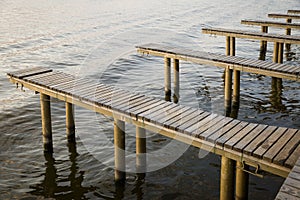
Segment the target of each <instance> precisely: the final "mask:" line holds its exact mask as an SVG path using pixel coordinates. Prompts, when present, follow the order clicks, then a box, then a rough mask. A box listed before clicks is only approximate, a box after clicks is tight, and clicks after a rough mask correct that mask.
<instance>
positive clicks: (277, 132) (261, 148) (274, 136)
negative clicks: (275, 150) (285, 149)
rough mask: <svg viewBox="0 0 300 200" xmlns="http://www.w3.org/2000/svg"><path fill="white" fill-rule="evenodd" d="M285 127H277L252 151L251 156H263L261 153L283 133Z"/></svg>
mask: <svg viewBox="0 0 300 200" xmlns="http://www.w3.org/2000/svg"><path fill="white" fill-rule="evenodd" d="M286 130H287V128H283V127H279V128H277V129H276V130H275V131H274V132H273V133H272V134H271V135H270V136H269V137H268V138H267V139H266V140H265V141H264V142H263V143H261V144H260V145H259V146H258V148H257V149H256V150H255V151H254V152H253V156H254V157H257V158H263V155H264V154H265V153H266V152H267V151H268V150H269V149H270V148H271V147H272V145H274V144H275V143H276V142H277V140H279V138H280V137H281V136H282V135H283V134H284V132H285V131H286Z"/></svg>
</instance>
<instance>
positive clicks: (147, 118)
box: [141, 102, 177, 122]
mask: <svg viewBox="0 0 300 200" xmlns="http://www.w3.org/2000/svg"><path fill="white" fill-rule="evenodd" d="M176 106H177V105H176V104H173V103H170V102H168V103H167V102H166V103H165V105H163V106H161V107H160V109H158V110H157V111H156V112H150V113H149V112H148V114H147V113H143V114H141V116H143V120H145V121H148V122H153V120H154V118H157V117H158V118H160V117H161V115H163V114H164V113H165V112H167V111H168V110H169V109H172V108H174V107H176Z"/></svg>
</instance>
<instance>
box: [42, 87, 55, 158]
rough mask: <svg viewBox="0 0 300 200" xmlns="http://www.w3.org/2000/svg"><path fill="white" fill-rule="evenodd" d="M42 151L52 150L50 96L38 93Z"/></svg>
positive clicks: (50, 151)
mask: <svg viewBox="0 0 300 200" xmlns="http://www.w3.org/2000/svg"><path fill="white" fill-rule="evenodd" d="M40 102H41V116H42V131H43V144H44V151H45V152H49V153H52V152H53V142H52V125H51V108H50V96H48V95H45V94H42V93H41V94H40Z"/></svg>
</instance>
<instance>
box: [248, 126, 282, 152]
mask: <svg viewBox="0 0 300 200" xmlns="http://www.w3.org/2000/svg"><path fill="white" fill-rule="evenodd" d="M276 129H277V127H276V126H268V127H267V128H266V129H264V130H263V131H262V132H261V133H260V134H259V135H257V136H256V137H255V139H254V140H252V141H251V143H250V144H248V145H247V146H246V147H245V148H244V150H243V153H244V154H247V155H252V154H253V152H254V151H255V149H257V147H259V146H260V145H261V144H262V143H263V142H264V141H265V140H266V139H267V138H268V137H269V136H270V135H271V134H272V133H273V132H274V131H275V130H276Z"/></svg>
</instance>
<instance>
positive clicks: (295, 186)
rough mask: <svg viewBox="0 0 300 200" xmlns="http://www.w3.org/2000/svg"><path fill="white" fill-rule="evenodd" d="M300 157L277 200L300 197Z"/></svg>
mask: <svg viewBox="0 0 300 200" xmlns="http://www.w3.org/2000/svg"><path fill="white" fill-rule="evenodd" d="M299 191H300V158H299V159H298V161H297V163H296V164H295V166H294V168H293V169H292V171H291V173H290V174H289V176H288V177H287V179H286V180H285V181H284V183H283V185H282V187H281V188H280V191H279V193H278V194H277V196H276V200H284V199H300V192H299Z"/></svg>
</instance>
